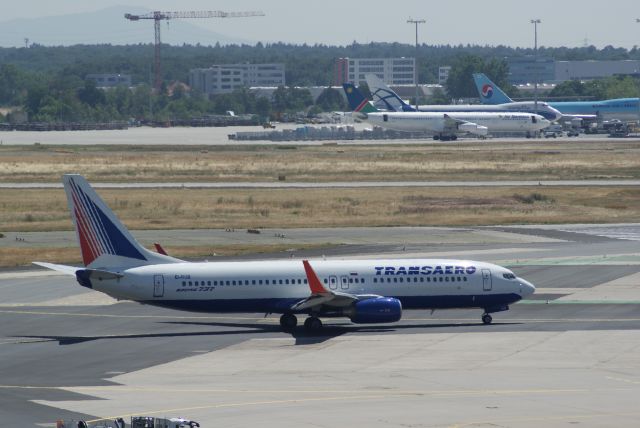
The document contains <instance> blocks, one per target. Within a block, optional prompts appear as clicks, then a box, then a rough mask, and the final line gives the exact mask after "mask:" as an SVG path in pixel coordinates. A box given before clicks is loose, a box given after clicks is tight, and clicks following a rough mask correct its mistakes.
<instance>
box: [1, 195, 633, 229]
mask: <svg viewBox="0 0 640 428" xmlns="http://www.w3.org/2000/svg"><path fill="white" fill-rule="evenodd" d="M99 193H100V195H102V197H103V198H104V199H105V201H106V202H107V204H108V205H109V206H111V207H112V208H113V209H114V210H115V211H116V212H117V214H118V215H119V216H120V218H121V219H122V220H123V222H124V223H125V224H126V225H127V226H128V227H129V228H131V229H178V228H186V229H192V228H205V229H206V228H238V229H242V228H262V227H269V228H287V227H314V226H315V227H345V226H469V225H495V224H526V223H608V222H626V221H637V220H638V219H639V218H640V189H634V188H628V187H624V188H622V187H597V188H587V187H580V188H563V187H553V188H549V187H540V186H536V187H518V188H513V187H495V188H365V189H304V190H302V189H294V190H292V189H249V190H247V189H171V190H166V189H164V190H163V189H134V190H131V189H100V190H99ZM0 224H1V225H2V230H3V231H49V230H67V229H70V228H71V221H70V219H69V213H68V209H67V202H66V198H65V195H64V191H63V190H62V189H59V190H58V189H56V190H3V191H2V192H1V193H0Z"/></svg>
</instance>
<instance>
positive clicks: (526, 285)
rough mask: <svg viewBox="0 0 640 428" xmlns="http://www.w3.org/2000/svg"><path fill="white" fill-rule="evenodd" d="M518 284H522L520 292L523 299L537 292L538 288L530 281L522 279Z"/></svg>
mask: <svg viewBox="0 0 640 428" xmlns="http://www.w3.org/2000/svg"><path fill="white" fill-rule="evenodd" d="M518 282H519V283H520V290H521V293H522V297H523V298H525V297H528V296H531V295H532V294H533V293H535V292H536V287H535V286H534V285H533V284H532V283H530V282H529V281H526V280H524V279H522V278H518Z"/></svg>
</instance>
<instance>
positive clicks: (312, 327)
mask: <svg viewBox="0 0 640 428" xmlns="http://www.w3.org/2000/svg"><path fill="white" fill-rule="evenodd" d="M304 328H305V330H307V331H309V332H313V331H318V330H320V329H321V328H322V321H320V318H318V317H309V318H307V319H306V320H304Z"/></svg>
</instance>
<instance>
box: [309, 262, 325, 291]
mask: <svg viewBox="0 0 640 428" xmlns="http://www.w3.org/2000/svg"><path fill="white" fill-rule="evenodd" d="M302 264H303V265H304V272H305V274H306V275H307V280H308V281H309V288H310V289H311V294H327V293H329V291H327V289H326V288H324V286H323V285H322V283H321V282H320V279H319V278H318V275H316V273H315V272H314V270H313V268H312V267H311V265H310V264H309V261H308V260H303V261H302Z"/></svg>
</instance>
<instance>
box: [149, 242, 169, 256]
mask: <svg viewBox="0 0 640 428" xmlns="http://www.w3.org/2000/svg"><path fill="white" fill-rule="evenodd" d="M153 246H154V247H156V253H158V254H162V255H163V256H168V254H167V252H166V251H165V250H164V248H162V245H160V244H158V243H157V242H154V243H153Z"/></svg>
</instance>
